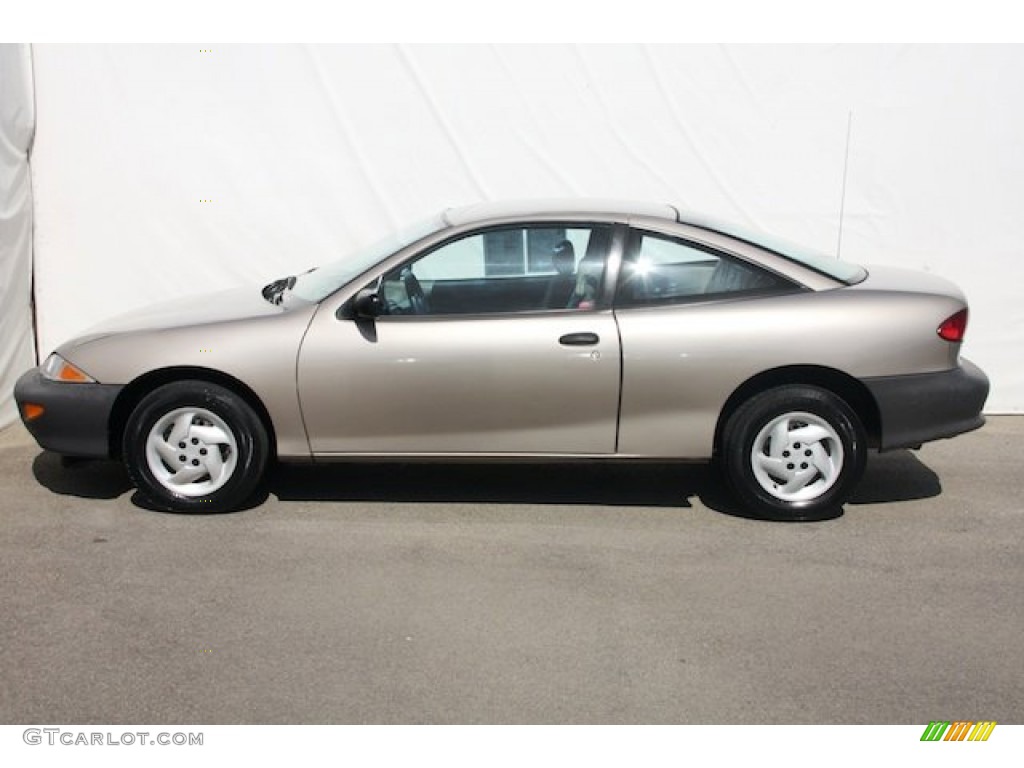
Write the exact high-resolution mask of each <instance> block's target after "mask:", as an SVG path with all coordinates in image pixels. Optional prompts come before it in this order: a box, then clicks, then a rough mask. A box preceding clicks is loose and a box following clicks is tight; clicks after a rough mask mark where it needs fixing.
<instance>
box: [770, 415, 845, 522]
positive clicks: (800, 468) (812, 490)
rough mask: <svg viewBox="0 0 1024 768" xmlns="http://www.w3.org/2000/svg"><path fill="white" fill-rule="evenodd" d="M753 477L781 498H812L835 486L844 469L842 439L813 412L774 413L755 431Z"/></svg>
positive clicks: (791, 499) (784, 499)
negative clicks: (774, 415)
mask: <svg viewBox="0 0 1024 768" xmlns="http://www.w3.org/2000/svg"><path fill="white" fill-rule="evenodd" d="M750 463H751V468H752V469H753V472H754V477H755V478H756V479H757V482H758V483H759V484H760V486H761V487H762V488H764V489H765V490H766V491H767V492H768V493H770V494H771V495H772V496H774V497H775V498H777V499H779V500H781V501H789V502H793V501H795V502H800V501H811V500H812V499H816V498H818V497H819V496H821V495H822V494H823V493H825V492H826V491H827V490H828V489H829V488H831V487H832V486H833V485H835V483H836V481H837V480H838V479H839V475H840V474H841V473H842V470H843V442H842V440H841V439H840V437H839V434H838V433H837V432H836V430H835V428H834V427H833V426H832V425H831V424H829V423H828V422H827V421H825V419H823V418H821V417H820V416H816V415H815V414H813V413H805V412H803V411H796V412H793V413H785V414H783V415H781V416H777V417H776V418H774V419H772V420H771V421H770V422H768V423H767V424H766V425H765V426H764V428H763V429H762V430H761V431H760V432H758V433H757V437H756V438H755V439H754V445H753V447H752V448H751V451H750Z"/></svg>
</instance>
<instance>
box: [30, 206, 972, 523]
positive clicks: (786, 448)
mask: <svg viewBox="0 0 1024 768" xmlns="http://www.w3.org/2000/svg"><path fill="white" fill-rule="evenodd" d="M966 323H967V304H966V301H965V299H964V296H963V294H962V293H961V291H960V290H959V289H958V288H957V287H956V286H954V285H952V284H951V283H949V282H947V281H945V280H943V279H941V278H938V277H935V276H933V275H930V274H923V273H915V272H907V271H901V270H896V269H891V268H883V267H877V268H876V267H872V268H867V269H865V268H862V267H860V266H856V265H851V264H847V263H845V262H842V261H838V260H835V259H830V258H826V257H820V256H815V255H807V254H805V253H803V252H802V251H801V250H800V249H796V248H793V247H792V246H788V245H782V244H778V243H775V242H772V241H771V240H768V239H766V238H765V237H763V236H760V235H750V234H748V233H745V232H742V231H739V230H737V229H735V228H733V227H731V226H728V225H722V224H719V223H716V222H710V221H708V220H705V219H701V218H697V217H691V216H687V215H683V214H681V213H680V212H679V211H678V210H677V209H676V208H674V207H671V206H668V205H654V204H643V203H612V202H601V201H586V200H579V201H560V202H549V203H539V202H534V203H489V204H480V205H477V206H471V207H468V208H463V209H450V210H448V211H446V212H445V213H443V214H441V215H440V216H438V217H435V218H433V219H431V220H429V221H427V222H425V223H423V224H421V225H418V226H416V227H414V228H412V229H410V230H409V231H407V232H405V233H401V234H400V235H398V236H395V237H393V238H389V239H388V240H387V241H385V242H383V243H380V244H377V245H375V246H372V247H370V248H368V249H365V250H363V251H362V252H359V253H356V254H352V255H351V256H349V257H348V258H345V259H342V260H340V261H338V262H337V263H336V264H333V265H327V266H325V267H323V268H321V269H318V270H315V271H310V272H309V273H306V274H303V275H299V276H292V277H288V278H284V279H282V280H279V281H276V282H274V283H271V284H270V285H268V286H266V287H264V288H263V290H262V291H260V290H259V289H257V288H245V289H239V290H235V291H229V292H226V293H222V294H217V295H213V296H201V297H196V298H195V299H188V300H179V301H174V302H170V303H168V304H166V305H162V306H160V307H157V308H154V309H152V310H148V311H143V312H136V313H133V314H130V315H128V316H125V317H122V318H120V319H118V320H116V321H112V322H110V323H108V324H106V325H105V326H101V327H99V328H97V329H94V330H93V331H92V332H90V333H89V334H88V335H85V336H83V337H81V338H78V339H75V340H73V341H70V342H68V343H66V344H63V345H62V346H61V347H60V348H58V349H57V350H56V352H55V353H54V355H52V356H51V357H50V358H49V359H48V360H47V361H46V362H45V363H44V364H43V365H42V366H40V367H39V368H38V369H34V370H32V371H29V372H28V373H26V374H25V375H24V376H23V377H22V378H21V380H20V381H19V382H18V385H17V387H16V391H15V395H16V399H17V401H18V403H19V406H20V408H21V413H22V418H23V420H24V421H25V423H26V425H27V427H28V429H29V430H30V431H31V432H32V434H33V435H34V436H35V437H36V439H37V441H38V442H39V444H40V445H41V446H42V447H43V448H46V449H49V450H53V451H56V452H58V453H62V454H67V455H77V456H93V457H113V458H121V459H123V460H124V461H125V462H126V464H127V466H128V469H129V472H130V474H131V476H132V478H133V480H134V481H135V482H136V484H137V485H138V486H139V488H140V490H142V491H143V493H144V494H145V495H146V496H147V497H148V498H149V499H150V500H151V501H152V502H153V503H155V504H157V505H159V506H161V507H164V508H167V509H175V510H190V509H222V508H231V507H234V506H237V505H238V504H240V503H242V502H243V501H244V500H245V499H246V498H247V497H248V496H249V495H251V493H252V492H253V490H254V487H255V485H256V483H257V482H258V480H259V477H260V476H261V475H262V473H263V470H264V468H265V466H266V464H267V462H268V461H272V460H274V459H277V460H282V461H321V460H350V461H352V460H365V459H377V460H379V459H396V460H397V459H401V460H403V461H404V460H410V459H427V460H453V459H473V460H476V459H480V460H486V459H506V460H508V459H516V460H531V461H532V460H537V461H548V460H575V459H621V460H632V459H656V460H665V461H671V460H698V461H706V460H716V462H717V463H718V464H719V465H720V466H721V467H722V468H723V469H724V473H725V479H726V482H727V484H728V485H729V487H730V488H732V490H733V491H734V493H735V496H736V498H737V499H738V500H739V501H740V502H741V503H742V504H743V505H744V506H745V507H747V508H749V509H751V510H753V511H755V512H758V513H760V514H763V515H765V516H769V517H777V518H785V519H813V518H819V517H822V516H826V515H829V514H833V513H834V512H835V511H836V510H837V509H838V508H839V507H840V506H841V504H842V503H843V501H844V500H846V499H847V498H848V497H849V495H850V494H851V493H852V490H853V488H854V487H855V485H856V483H857V481H858V479H859V476H860V474H861V472H862V470H863V466H864V462H865V457H866V454H867V451H868V449H871V448H874V449H879V450H888V449H893V448H900V447H910V446H918V445H920V444H921V443H923V442H925V441H928V440H933V439H937V438H944V437H950V436H953V435H955V434H958V433H961V432H965V431H967V430H971V429H975V428H977V427H979V426H981V424H982V423H983V421H984V419H983V417H982V415H981V409H982V406H983V404H984V401H985V398H986V397H987V394H988V381H987V379H986V377H985V375H984V374H983V373H982V372H981V371H980V370H979V369H978V368H977V367H976V366H974V365H973V364H971V363H970V362H968V361H966V360H963V359H961V357H960V346H961V342H962V339H963V334H964V331H965V328H966Z"/></svg>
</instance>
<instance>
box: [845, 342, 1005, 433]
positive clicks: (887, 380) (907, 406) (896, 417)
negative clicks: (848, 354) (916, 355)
mask: <svg viewBox="0 0 1024 768" xmlns="http://www.w3.org/2000/svg"><path fill="white" fill-rule="evenodd" d="M863 381H864V384H865V385H866V386H867V388H868V390H869V391H870V392H871V394H872V395H873V396H874V398H875V402H876V403H877V404H878V411H879V415H880V416H881V422H882V435H881V445H879V450H882V451H887V450H891V449H893V448H911V447H915V446H919V445H921V443H926V442H928V441H929V440H939V439H941V438H944V437H953V436H954V435H959V434H961V433H962V432H970V431H971V430H972V429H977V428H978V427H980V426H981V425H982V424H984V423H985V417H984V416H982V415H981V409H982V407H983V406H984V405H985V398H987V397H988V377H987V376H986V375H985V374H984V372H983V371H982V370H981V369H980V368H979V367H978V366H976V365H975V364H974V363H972V362H970V361H969V360H961V363H960V365H959V366H958V367H957V368H953V369H952V370H949V371H940V372H938V373H919V374H912V375H909V376H880V377H878V378H871V379H864V380H863Z"/></svg>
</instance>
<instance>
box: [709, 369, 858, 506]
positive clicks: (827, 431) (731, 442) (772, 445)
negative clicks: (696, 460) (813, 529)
mask: <svg viewBox="0 0 1024 768" xmlns="http://www.w3.org/2000/svg"><path fill="white" fill-rule="evenodd" d="M866 442H867V438H866V436H865V433H864V427H863V425H862V424H861V422H860V419H858V418H857V414H856V413H854V411H853V410H852V409H851V408H850V406H849V405H847V404H846V402H845V401H844V400H842V399H841V398H839V397H837V396H836V395H834V394H833V393H831V392H829V391H827V390H824V389H820V388H818V387H811V386H785V387H777V388H775V389H771V390H768V391H766V392H762V393H761V394H759V395H755V396H754V397H752V398H751V399H750V400H748V401H747V402H746V403H744V404H743V405H741V406H740V407H739V408H737V409H736V410H735V411H734V412H733V413H732V415H731V416H730V417H729V419H728V421H727V422H726V425H725V429H724V431H723V433H722V456H721V460H722V467H723V469H724V471H725V475H726V478H727V480H728V483H729V485H730V487H731V489H732V491H733V493H734V494H735V496H736V497H737V500H738V501H740V502H741V503H742V504H743V506H744V507H745V508H746V509H748V510H749V511H751V512H753V513H755V514H758V515H760V516H763V517H767V518H770V519H774V520H822V519H826V518H829V517H834V516H836V515H838V514H839V513H840V512H841V510H842V505H843V503H844V502H845V501H846V500H847V499H848V498H849V497H850V495H851V494H852V493H853V491H854V489H855V488H856V485H857V483H858V482H859V480H860V478H861V475H863V473H864V465H865V463H866V460H867V444H866Z"/></svg>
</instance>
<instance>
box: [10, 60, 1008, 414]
mask: <svg viewBox="0 0 1024 768" xmlns="http://www.w3.org/2000/svg"><path fill="white" fill-rule="evenodd" d="M34 55H35V82H36V107H37V112H38V114H37V124H38V125H37V135H36V141H35V146H34V148H33V152H32V168H33V178H34V181H35V192H36V208H35V216H36V256H35V258H36V265H37V268H36V296H37V300H38V303H39V307H38V322H39V328H38V329H37V332H38V333H39V338H40V351H41V353H42V354H43V355H45V354H47V353H48V352H49V351H50V350H51V349H52V348H53V347H55V346H56V345H57V344H59V343H60V342H62V341H64V340H66V339H68V338H70V337H72V336H74V335H76V334H79V333H82V332H83V331H84V330H86V329H87V328H88V327H89V326H90V325H92V324H94V323H96V322H99V321H101V320H103V319H104V318H106V317H109V316H111V315H115V314H118V313H120V312H123V311H125V310H128V309H132V308H134V307H139V306H142V305H145V304H149V303H152V302H156V301H161V300H166V299H173V298H174V297H176V296H182V295H187V294H196V293H199V292H202V291H208V290H216V289H221V288H225V287H229V286H231V285H235V284H239V283H245V282H251V283H253V284H256V283H260V282H266V281H269V280H270V279H272V278H274V277H279V276H282V275H288V274H294V273H295V272H297V271H299V270H304V269H307V268H308V267H310V266H313V265H315V264H319V263H323V262H326V261H329V260H332V259H335V258H337V257H339V256H341V255H344V253H346V252H347V251H349V250H350V249H352V248H354V247H357V246H359V245H362V244H365V243H367V242H370V241H373V240H376V239H378V238H379V237H380V236H382V235H383V234H386V233H387V232H389V231H390V230H392V229H393V228H395V227H397V226H400V225H402V224H405V223H409V222H411V221H415V220H417V219H419V218H421V217H423V216H426V215H428V214H430V213H433V212H435V211H437V210H439V209H441V208H444V207H447V206H451V205H459V204H464V203H469V202H474V201H477V200H481V199H500V198H522V197H530V198H536V197H564V196H593V197H625V198H639V199H645V200H653V201H660V202H672V203H675V204H681V205H682V206H683V207H689V208H693V209H695V210H697V211H702V212H705V213H708V214H711V215H716V216H719V217H724V218H728V219H733V220H736V221H737V222H739V223H741V224H745V225H750V226H753V227H756V228H761V229H764V230H768V231H771V232H774V233H775V234H777V235H780V236H782V237H784V238H788V239H790V240H794V241H798V242H802V243H804V244H806V245H809V246H812V247H817V248H819V249H821V250H823V251H826V252H828V253H831V254H835V253H836V251H837V249H839V248H840V241H841V252H842V255H843V257H844V258H848V259H850V260H853V261H859V262H864V263H869V264H870V263H885V264H890V265H897V266H905V267H908V268H913V269H924V270H929V271H932V272H935V273H937V274H941V275H944V276H946V277H948V278H950V279H952V280H954V281H955V282H957V283H958V284H959V285H960V286H961V287H962V288H964V290H965V291H966V292H967V294H968V298H969V299H970V301H971V307H972V316H971V326H970V328H969V330H968V336H967V339H968V340H967V343H966V345H965V349H964V352H965V354H966V355H968V356H969V357H972V358H973V359H975V361H976V362H978V363H979V364H980V365H981V366H982V367H983V368H984V369H985V370H986V371H987V372H988V373H989V374H990V376H991V377H992V380H993V391H992V396H991V398H990V400H989V404H988V409H989V410H990V411H993V412H995V411H1004V412H1005V411H1022V410H1024V366H1022V365H1021V362H1020V351H1021V349H1024V301H1021V285H1022V284H1024V280H1022V278H1024V266H1022V258H1021V243H1022V242H1024V216H1021V214H1020V208H1021V203H1022V201H1024V149H1022V147H1024V142H1022V141H1021V136H1024V101H1022V100H1021V99H1020V98H1018V95H1019V94H1021V93H1024V47H1021V46H945V45H926V46H742V45H741V46H732V45H681V46H680V45H676V46H570V45H553V46H548V45H545V46H376V45H374V46H324V47H321V46H299V45H296V46H283V45H281V46H262V45H229V46H217V45H214V46H212V47H200V46H199V45H196V46H185V45H182V46H121V45H111V46H93V45H90V46H77V45H76V46H62V45H43V46H35V48H34ZM7 58H8V59H15V60H18V61H20V60H21V59H22V58H24V51H23V49H15V50H14V51H12V52H9V53H8V54H7ZM5 69H7V70H9V69H10V67H9V66H8V67H6V68H5ZM17 82H19V83H20V82H22V79H20V78H19V79H18V80H17ZM8 103H9V102H8V101H6V100H5V105H4V106H5V111H8V110H9V107H8ZM28 103H30V102H28ZM17 114H18V115H19V116H20V117H21V120H20V122H19V125H23V126H24V125H30V121H28V122H26V120H25V119H24V118H25V117H26V113H24V112H21V111H18V112H17ZM7 130H8V129H7V128H5V131H7ZM20 130H22V131H23V132H24V131H25V130H26V129H25V128H22V129H20ZM19 135H21V134H19ZM24 135H27V134H24ZM8 141H10V140H9V139H8ZM12 146H14V145H12ZM18 147H20V149H18V151H19V152H20V153H21V154H17V152H15V154H14V155H12V156H13V157H15V158H17V157H23V153H24V147H23V146H22V145H20V144H19V145H17V147H15V149H17V148H18ZM5 151H6V152H8V153H10V152H11V151H12V150H11V148H7V149H5ZM13 167H14V168H15V173H14V174H13V175H12V178H14V176H17V178H18V179H22V178H23V175H18V174H19V173H21V172H20V171H17V168H22V167H23V166H22V165H17V164H16V165H15V166H13ZM5 174H11V171H10V170H5ZM5 179H6V175H5ZM18 189H24V190H26V191H24V192H19V193H18V195H17V200H18V201H22V200H24V199H26V198H25V195H27V183H26V184H19V186H18ZM7 206H8V208H10V203H8V204H7ZM17 210H18V211H20V213H19V215H18V221H19V222H20V224H19V228H18V230H17V235H16V237H15V238H14V239H13V240H14V242H17V243H19V244H24V243H27V234H25V233H26V232H27V226H28V224H27V221H28V219H27V216H28V213H27V209H26V208H25V207H24V206H23V205H22V204H21V203H20V202H19V206H18V208H17ZM840 230H841V232H840ZM840 234H841V237H840ZM10 241H11V240H10V238H8V237H6V236H5V243H8V242H10ZM5 247H6V246H5ZM24 247H27V246H24ZM24 247H22V246H19V248H20V250H19V253H22V256H19V257H18V259H17V260H16V261H17V264H19V265H21V264H22V263H23V261H24V255H23V251H24ZM5 253H6V251H5ZM8 263H10V264H14V263H15V261H12V260H8V259H7V257H6V256H5V265H6V264H8ZM5 269H6V266H5ZM14 293H15V294H16V295H17V296H18V297H23V296H24V291H23V290H22V288H18V289H17V290H15V291H14ZM4 317H5V318H15V320H16V321H17V322H19V323H22V325H20V326H19V328H24V313H23V312H19V313H15V314H11V312H9V311H8V309H7V307H5V308H4ZM4 322H5V323H6V322H9V320H8V319H5V321H4ZM10 322H13V321H10ZM5 328H6V326H5ZM4 339H5V341H4V343H5V345H6V344H7V343H8V342H7V339H8V335H7V333H6V331H5V335H4ZM18 339H20V341H19V342H18V343H22V341H23V340H24V333H20V335H19V336H18ZM837 343H841V340H837ZM19 349H20V348H19ZM20 364H21V363H20V362H19V365H20ZM14 367H15V368H16V367H18V366H14ZM5 370H6V369H5Z"/></svg>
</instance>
